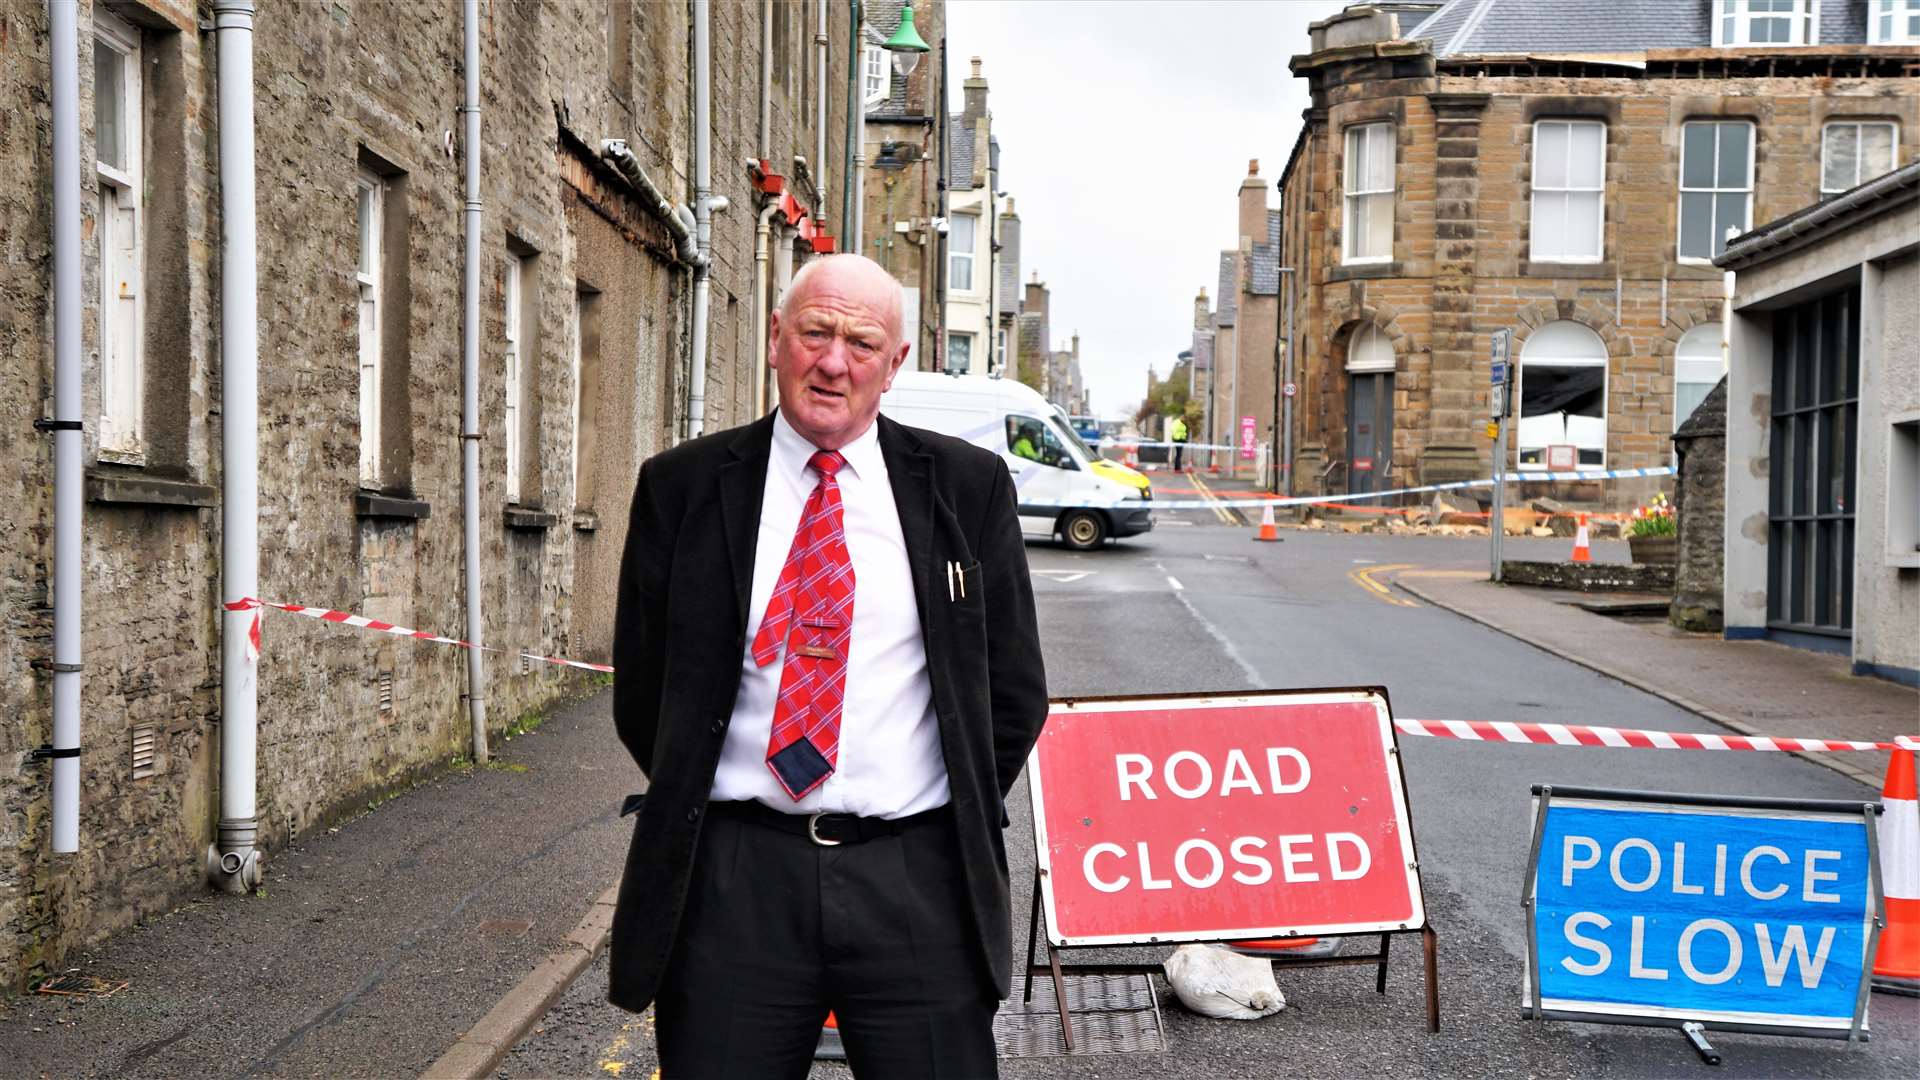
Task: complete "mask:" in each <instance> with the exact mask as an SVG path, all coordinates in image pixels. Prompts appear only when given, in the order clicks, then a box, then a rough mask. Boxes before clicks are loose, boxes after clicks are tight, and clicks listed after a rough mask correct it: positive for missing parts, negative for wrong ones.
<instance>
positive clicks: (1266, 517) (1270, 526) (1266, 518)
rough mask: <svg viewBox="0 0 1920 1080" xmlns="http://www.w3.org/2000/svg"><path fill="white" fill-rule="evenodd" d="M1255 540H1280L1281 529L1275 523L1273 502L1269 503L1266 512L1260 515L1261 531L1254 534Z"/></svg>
mask: <svg viewBox="0 0 1920 1080" xmlns="http://www.w3.org/2000/svg"><path fill="white" fill-rule="evenodd" d="M1253 538H1254V539H1255V540H1269V541H1278V540H1279V539H1280V529H1279V527H1278V526H1276V525H1274V523H1273V504H1272V503H1268V504H1267V509H1266V512H1265V513H1263V514H1261V515H1260V531H1259V532H1257V533H1254V534H1253Z"/></svg>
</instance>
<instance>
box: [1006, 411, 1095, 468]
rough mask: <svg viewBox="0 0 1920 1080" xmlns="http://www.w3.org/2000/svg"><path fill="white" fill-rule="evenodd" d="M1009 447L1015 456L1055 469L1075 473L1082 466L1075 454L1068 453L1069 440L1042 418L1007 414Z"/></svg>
mask: <svg viewBox="0 0 1920 1080" xmlns="http://www.w3.org/2000/svg"><path fill="white" fill-rule="evenodd" d="M1007 450H1008V451H1009V452H1010V453H1012V454H1013V456H1015V457H1018V458H1024V459H1026V460H1027V461H1037V462H1039V463H1040V464H1042V465H1046V466H1049V467H1051V468H1055V469H1069V470H1072V471H1075V472H1078V471H1079V469H1080V465H1079V463H1078V462H1076V461H1074V460H1073V455H1072V454H1070V453H1068V452H1067V444H1066V441H1065V440H1063V439H1062V438H1061V437H1060V436H1059V434H1058V433H1056V432H1055V431H1054V429H1053V428H1052V426H1050V425H1049V424H1047V422H1046V421H1044V420H1041V419H1040V418H1039V417H1035V416H1017V415H1016V416H1009V417H1007Z"/></svg>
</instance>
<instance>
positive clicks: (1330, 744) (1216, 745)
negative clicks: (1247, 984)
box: [1027, 690, 1426, 946]
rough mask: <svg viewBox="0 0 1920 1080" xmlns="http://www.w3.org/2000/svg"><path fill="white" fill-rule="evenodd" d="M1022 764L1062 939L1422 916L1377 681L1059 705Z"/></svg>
mask: <svg viewBox="0 0 1920 1080" xmlns="http://www.w3.org/2000/svg"><path fill="white" fill-rule="evenodd" d="M1027 776H1028V777H1029V780H1030V782H1031V786H1032V793H1033V818H1034V830H1035V840H1036V843H1037V845H1038V849H1039V864H1040V886H1041V897H1042V902H1043V904H1044V906H1045V912H1046V921H1047V936H1048V939H1049V940H1050V941H1051V942H1053V944H1055V945H1058V946H1075V945H1103V944H1121V943H1145V942H1149V941H1155V942H1158V941H1215V940H1225V939H1234V938H1261V937H1281V936H1290V935H1320V934H1346V933H1364V932H1378V931H1397V930H1410V929H1419V928H1421V927H1422V926H1424V925H1425V921H1426V911H1425V906H1424V903H1423V901H1422V898H1421V893H1420V876H1419V871H1418V867H1417V864H1416V862H1415V859H1414V847H1413V832H1412V828H1411V825H1410V823H1409V820H1408V815H1407V798H1406V788H1405V785H1404V782H1403V781H1402V778H1401V775H1400V760H1399V754H1398V751H1397V749H1396V748H1395V746H1394V734H1393V719H1392V717H1391V716H1390V715H1389V713H1388V709H1387V700H1386V696H1385V694H1384V693H1383V692H1380V691H1371V690H1358V691H1346V690H1342V691H1286V692H1272V693H1262V694H1251V695H1246V696H1233V697H1224V696H1223V697H1171V698H1124V699H1123V698H1093V699H1087V698H1083V699H1077V700H1072V701H1061V702H1056V703H1055V704H1054V706H1053V710H1052V714H1051V716H1050V717H1049V718H1048V721H1047V726H1046V728H1045V729H1044V730H1043V731H1042V733H1041V735H1040V741H1039V742H1038V743H1037V744H1036V745H1035V746H1034V749H1033V753H1032V756H1031V757H1030V758H1029V760H1028V763H1027Z"/></svg>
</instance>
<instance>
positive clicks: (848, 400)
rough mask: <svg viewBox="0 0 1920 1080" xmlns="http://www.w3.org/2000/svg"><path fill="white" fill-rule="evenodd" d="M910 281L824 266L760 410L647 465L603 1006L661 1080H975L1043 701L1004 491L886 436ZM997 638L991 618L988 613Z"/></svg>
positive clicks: (938, 439)
mask: <svg viewBox="0 0 1920 1080" xmlns="http://www.w3.org/2000/svg"><path fill="white" fill-rule="evenodd" d="M901 317H902V294H901V290H900V286H899V285H898V283H896V282H895V281H894V280H893V279H892V278H890V277H889V276H888V275H887V274H886V272H885V271H884V270H882V269H881V268H880V266H879V264H877V263H875V262H873V261H872V260H870V259H867V258H866V257H865V256H861V255H853V254H845V255H833V256H828V257H826V258H822V259H816V260H814V261H812V262H809V263H808V264H807V265H806V266H805V267H803V268H802V269H801V271H800V273H799V274H797V275H796V276H795V277H794V280H793V284H792V287H791V288H790V289H789V290H788V292H787V294H786V296H785V297H784V299H783V300H782V301H781V304H780V306H779V308H778V310H777V311H775V312H774V313H773V316H772V318H771V320H770V323H769V334H768V337H769V349H770V360H769V362H770V364H771V365H772V367H773V368H774V371H775V375H776V379H777V383H778V386H779V391H780V407H779V409H778V410H777V411H776V412H775V413H774V414H773V415H771V416H767V417H764V418H762V419H760V420H758V421H756V422H754V423H751V424H748V425H746V426H744V427H739V428H734V429H732V430H730V431H722V432H718V433H715V434H712V435H708V436H705V437H703V438H699V439H694V440H692V441H690V442H687V443H685V444H683V445H681V446H678V447H675V448H673V449H671V450H668V451H666V452H664V453H661V454H659V455H657V456H655V457H654V458H652V459H650V460H649V461H647V462H646V463H645V464H644V465H643V466H642V467H641V469H640V477H639V482H638V486H637V488H636V490H635V492H634V497H633V510H632V518H631V522H630V525H629V528H628V532H627V540H626V551H625V555H624V558H623V561H622V563H621V569H620V585H619V589H620V591H619V597H618V604H617V611H616V615H615V626H614V646H613V649H614V663H615V666H616V667H617V668H618V670H619V673H620V674H619V677H618V679H617V680H616V681H615V683H614V706H613V707H614V723H615V726H616V728H617V729H618V731H619V735H620V738H621V740H622V742H624V743H625V744H626V747H627V749H628V751H629V752H631V753H632V755H633V759H634V761H635V762H636V763H637V764H638V765H639V766H640V769H641V771H642V772H644V773H645V774H646V776H647V780H648V784H649V789H648V791H647V793H646V794H645V795H644V796H634V797H631V798H629V799H628V800H627V806H626V807H625V808H624V809H626V810H628V811H630V812H634V813H636V814H637V815H638V816H637V819H636V822H635V825H634V832H633V840H632V844H631V846H630V848H629V849H628V852H627V858H626V866H625V871H624V874H623V876H622V879H621V883H620V895H619V900H618V902H617V906H616V908H615V911H614V918H613V933H612V944H611V948H610V963H611V976H610V985H609V988H608V998H609V1000H610V1001H612V1002H613V1003H614V1004H615V1005H618V1006H620V1007H622V1008H625V1009H630V1010H633V1011H636V1012H637V1011H640V1010H642V1009H645V1008H646V1007H647V1006H648V1005H649V1004H652V1005H653V1006H654V1010H655V1030H656V1037H657V1041H658V1045H659V1051H660V1066H661V1073H662V1076H663V1077H665V1078H666V1080H696V1078H705V1077H716V1078H723V1080H731V1078H740V1080H764V1078H777V1077H794V1078H799V1077H804V1076H806V1075H807V1072H808V1070H809V1067H810V1065H811V1059H812V1055H813V1050H814V1047H815V1044H816V1042H817V1040H818V1038H819V1035H820V1031H821V1025H822V1023H823V1021H824V1020H825V1018H826V1016H827V1013H828V1011H829V1010H831V1011H832V1012H833V1013H834V1014H835V1016H836V1019H837V1023H838V1025H839V1029H840V1033H841V1037H842V1039H843V1040H844V1042H845V1045H846V1050H847V1057H848V1062H849V1064H850V1065H851V1067H852V1069H853V1072H854V1074H855V1075H856V1076H858V1077H861V1078H865V1080H893V1078H896V1077H900V1078H915V1077H969V1078H971V1077H993V1076H996V1075H997V1066H996V1063H995V1054H994V1041H993V1030H992V1025H993V1015H994V1012H995V1010H996V1009H997V1007H998V1000H999V999H1000V998H1004V997H1005V996H1006V995H1007V992H1008V989H1009V987H1010V985H1011V975H1012V972H1011V967H1012V962H1011V958H1012V951H1013V950H1012V943H1011V936H1012V935H1011V924H1012V917H1011V912H1010V910H1009V904H1008V896H1009V892H1008V881H1007V862H1006V846H1005V841H1004V839H1003V835H1002V830H1003V829H1004V828H1005V827H1006V824H1007V817H1006V810H1005V802H1006V798H1007V794H1008V791H1009V790H1010V789H1011V788H1012V786H1013V782H1014V780H1015V778H1016V777H1017V776H1018V775H1019V772H1020V769H1021V766H1022V765H1023V764H1024V762H1025V761H1026V757H1027V752H1028V751H1029V750H1030V749H1031V748H1032V746H1033V743H1034V740H1035V739H1036V738H1038V737H1039V733H1040V727H1041V724H1042V723H1044V722H1045V719H1046V715H1047V700H1046V673H1045V671H1044V670H1043V668H1042V665H1041V660H1040V640H1039V627H1038V621H1037V618H1036V615H1035V612H1034V603H1033V587H1032V583H1031V581H1030V580H1029V578H1028V575H1027V561H1026V554H1025V550H1024V547H1023V545H1022V541H1021V537H1020V527H1019V522H1018V518H1017V517H1016V515H1015V499H1014V491H1013V484H1012V481H1011V478H1010V476H1009V474H1008V470H1007V468H1006V466H1005V464H1003V463H1002V462H1001V461H1000V459H999V458H998V457H997V456H995V455H994V454H993V453H991V452H989V451H987V450H983V449H980V448H978V447H975V446H972V445H970V444H968V443H965V442H962V441H960V440H957V439H953V438H948V437H946V436H943V435H938V434H934V433H932V432H929V431H923V430H920V429H917V428H911V427H906V426H904V425H901V424H897V423H894V422H893V421H891V420H889V419H887V418H886V417H885V416H881V415H880V414H879V409H880V396H881V394H882V393H883V392H884V391H885V390H886V388H887V387H888V385H889V384H890V383H891V382H892V379H893V376H894V373H895V372H896V371H898V370H899V367H900V365H901V363H902V361H903V360H904V359H905V358H906V354H907V348H908V345H907V343H906V341H905V340H904V334H903V332H902V329H901ZM989 628H991V631H990V630H989Z"/></svg>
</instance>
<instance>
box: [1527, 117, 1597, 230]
mask: <svg viewBox="0 0 1920 1080" xmlns="http://www.w3.org/2000/svg"><path fill="white" fill-rule="evenodd" d="M1606 185H1607V126H1606V125H1605V124H1602V123H1597V122H1594V121H1588V120H1542V121H1540V122H1538V123H1536V124H1535V125H1534V126H1533V237H1532V254H1533V258H1534V260H1535V261H1538V262H1599V261H1600V251H1601V245H1602V243H1603V240H1602V230H1603V227H1604V221H1605V217H1606V210H1605V208H1604V205H1603V201H1602V197H1603V195H1604V194H1605V191H1606Z"/></svg>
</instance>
